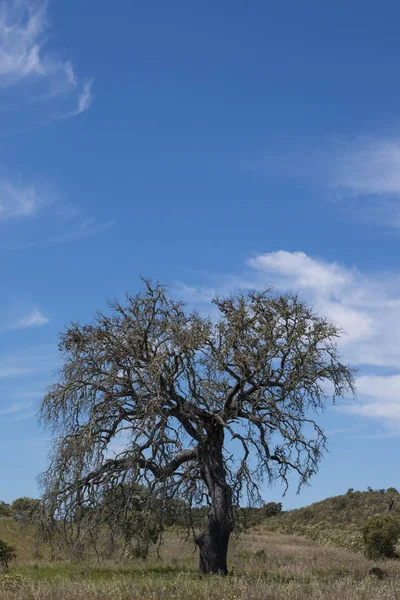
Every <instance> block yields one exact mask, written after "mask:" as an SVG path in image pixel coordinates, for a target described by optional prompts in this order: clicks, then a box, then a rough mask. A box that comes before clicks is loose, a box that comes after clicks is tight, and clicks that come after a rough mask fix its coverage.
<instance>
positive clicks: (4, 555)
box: [0, 540, 17, 572]
mask: <svg viewBox="0 0 400 600" xmlns="http://www.w3.org/2000/svg"><path fill="white" fill-rule="evenodd" d="M16 556H17V552H16V549H15V548H14V546H11V545H10V544H8V543H7V542H4V541H3V540H0V564H1V565H2V567H3V570H4V571H5V572H7V571H8V566H9V563H10V562H11V561H12V560H13V559H14V558H16Z"/></svg>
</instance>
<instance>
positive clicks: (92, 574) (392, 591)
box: [0, 530, 400, 600]
mask: <svg viewBox="0 0 400 600" xmlns="http://www.w3.org/2000/svg"><path fill="white" fill-rule="evenodd" d="M29 539H30V538H29ZM29 539H28V538H27V540H26V541H27V542H29ZM25 549H26V551H28V547H27V546H26V548H25ZM197 560H198V555H197V553H194V552H193V546H192V545H191V544H189V543H184V542H181V541H180V540H179V539H178V537H177V536H175V535H173V534H169V535H167V536H166V539H165V543H164V546H163V549H162V559H161V560H159V559H157V557H156V556H155V555H152V556H151V557H150V559H149V560H148V561H147V562H140V561H136V562H133V563H130V564H123V565H122V564H121V565H112V564H109V565H104V564H102V565H97V564H95V563H93V564H70V563H67V562H63V563H50V562H45V561H44V560H40V561H39V560H38V561H37V562H36V563H35V562H33V561H32V560H30V561H29V560H28V557H27V556H26V554H24V556H20V559H19V560H18V561H16V563H15V565H14V567H13V568H12V569H11V572H10V576H9V577H6V578H4V579H3V580H2V582H1V583H0V598H10V599H11V600H17V599H18V600H39V599H43V600H45V599H46V600H56V599H57V600H58V599H59V600H75V599H76V600H100V599H101V600H139V599H140V600H147V599H149V600H150V599H151V600H158V599H160V600H161V599H163V600H164V599H165V600H171V599H173V598H174V599H182V600H183V599H186V598H188V599H189V598H193V599H195V600H197V599H207V600H213V599H215V600H239V599H240V600H241V599H243V600H245V599H247V598H248V599H250V600H255V599H261V598H263V599H264V598H265V599H267V598H268V600H278V599H279V600H283V599H289V600H292V599H293V600H294V599H296V600H297V599H299V600H305V599H309V598H312V599H314V598H315V599H317V598H318V599H326V600H339V599H340V600H350V599H351V600H353V599H365V600H370V599H371V600H372V599H378V598H379V599H383V600H386V599H387V600H389V599H397V598H399V599H400V561H390V562H386V563H371V562H370V561H368V560H366V559H365V558H364V557H363V556H362V555H361V554H357V553H353V552H350V551H348V550H346V549H342V548H337V547H333V546H321V545H319V544H318V543H317V542H315V541H312V540H306V539H304V538H299V537H296V536H289V535H283V534H279V533H276V532H268V531H261V530H254V531H252V532H251V533H248V534H246V535H244V536H243V537H242V538H239V539H235V540H234V541H233V543H232V545H231V551H230V560H229V564H230V569H231V570H232V574H231V575H230V576H228V577H225V578H224V577H219V576H212V577H205V578H202V579H201V578H199V576H198V574H197ZM373 566H380V567H381V568H382V569H384V570H385V572H386V575H385V577H384V579H382V580H378V579H377V578H376V577H375V576H373V575H371V574H370V573H369V570H370V568H371V567H373Z"/></svg>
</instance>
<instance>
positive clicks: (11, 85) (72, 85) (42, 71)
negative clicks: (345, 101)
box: [0, 0, 92, 118]
mask: <svg viewBox="0 0 400 600" xmlns="http://www.w3.org/2000/svg"><path fill="white" fill-rule="evenodd" d="M47 8H48V2H47V1H46V0H4V2H3V3H2V5H1V7H0V88H2V90H3V94H2V97H3V101H4V100H7V102H3V105H2V106H1V108H3V109H7V110H9V111H10V110H13V109H17V108H18V109H19V111H18V112H19V113H20V111H21V108H24V109H26V110H31V109H32V107H33V106H35V105H36V107H37V105H46V112H47V117H50V118H51V117H54V118H56V117H58V116H60V114H64V116H75V115H78V114H80V113H81V112H84V111H85V110H86V109H87V108H88V107H89V106H90V103H91V99H92V94H91V85H92V81H91V80H89V79H84V80H81V79H80V78H79V77H78V75H77V74H76V72H75V70H74V67H73V65H72V63H71V62H70V61H69V60H68V59H63V58H60V56H59V55H58V54H56V53H55V52H52V51H50V50H49V49H48V45H47V44H46V42H47V39H46V32H47V29H48V26H49V21H48V15H47ZM6 93H7V94H6Z"/></svg>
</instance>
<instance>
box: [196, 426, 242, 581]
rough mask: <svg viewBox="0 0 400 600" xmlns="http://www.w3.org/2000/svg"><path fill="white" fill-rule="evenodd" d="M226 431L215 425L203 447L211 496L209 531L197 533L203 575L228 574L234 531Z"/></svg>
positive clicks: (204, 470) (203, 465) (203, 464)
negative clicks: (229, 548)
mask: <svg viewBox="0 0 400 600" xmlns="http://www.w3.org/2000/svg"><path fill="white" fill-rule="evenodd" d="M223 442H224V430H223V428H222V427H220V426H219V425H214V426H213V428H212V429H211V431H210V432H209V435H208V436H207V441H206V442H205V443H204V444H203V445H202V446H201V448H200V449H199V450H200V452H199V458H200V460H201V474H202V477H203V480H204V482H205V484H206V485H207V488H208V491H209V494H210V496H211V507H210V511H209V514H208V528H207V531H205V532H203V533H201V534H200V535H198V536H196V539H195V542H196V544H197V545H198V546H199V549H200V565H199V570H200V573H201V574H212V573H219V574H222V575H226V574H227V573H228V565H227V556H228V545H229V538H230V535H231V533H232V530H233V514H232V490H231V488H230V486H229V485H228V483H227V481H226V472H225V466H224V459H223Z"/></svg>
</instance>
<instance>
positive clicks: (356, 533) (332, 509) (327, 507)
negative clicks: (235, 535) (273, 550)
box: [262, 488, 400, 550]
mask: <svg viewBox="0 0 400 600" xmlns="http://www.w3.org/2000/svg"><path fill="white" fill-rule="evenodd" d="M389 511H390V512H391V514H393V515H396V516H398V517H399V518H400V494H399V492H398V491H397V490H396V489H395V488H388V489H387V490H370V491H367V492H357V491H353V490H349V491H348V492H347V493H346V494H343V495H342V496H333V497H331V498H326V499H325V500H322V501H321V502H315V503H314V504H311V505H310V506H307V507H305V508H298V509H296V510H291V511H283V512H281V513H279V514H278V515H276V516H274V517H270V518H268V519H265V520H264V521H263V524H262V527H263V528H264V529H267V530H269V531H279V532H281V533H289V534H297V535H302V536H305V537H308V538H309V539H314V540H319V541H321V542H326V543H331V544H336V545H339V546H344V547H347V548H350V549H352V550H361V549H362V548H363V543H362V535H361V531H360V528H361V527H362V525H364V523H366V522H367V520H368V519H369V517H371V516H373V515H376V514H384V513H387V512H389Z"/></svg>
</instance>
